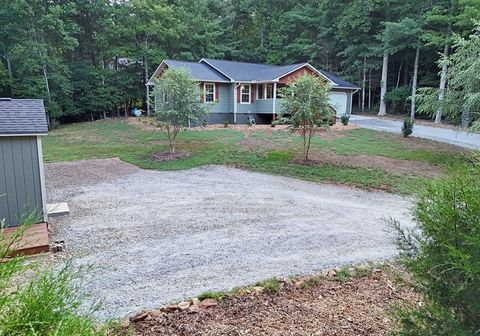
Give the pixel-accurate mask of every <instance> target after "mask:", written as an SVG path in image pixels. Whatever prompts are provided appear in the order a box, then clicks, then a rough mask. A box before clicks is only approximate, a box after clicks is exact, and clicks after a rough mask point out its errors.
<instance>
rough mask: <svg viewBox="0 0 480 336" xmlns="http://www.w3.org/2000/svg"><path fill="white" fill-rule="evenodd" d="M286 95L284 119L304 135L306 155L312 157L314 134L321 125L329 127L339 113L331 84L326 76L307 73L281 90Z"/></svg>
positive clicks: (284, 96) (304, 154)
mask: <svg viewBox="0 0 480 336" xmlns="http://www.w3.org/2000/svg"><path fill="white" fill-rule="evenodd" d="M280 94H281V95H282V96H283V101H282V105H283V112H282V113H281V114H280V115H279V119H280V120H281V121H282V122H288V123H290V124H291V130H292V131H293V132H298V133H299V134H300V135H301V136H302V137H303V159H304V160H305V161H308V153H309V151H310V144H311V140H312V136H313V135H314V134H315V130H316V129H317V128H318V127H328V126H329V123H330V121H331V120H332V118H333V117H334V116H335V111H334V110H333V109H332V107H331V106H330V98H329V96H330V85H329V84H328V83H327V82H325V81H324V80H323V79H322V78H319V77H318V76H313V75H303V76H301V77H299V78H298V79H297V80H296V81H294V82H292V83H290V84H289V85H287V86H286V87H285V88H282V89H281V90H280Z"/></svg>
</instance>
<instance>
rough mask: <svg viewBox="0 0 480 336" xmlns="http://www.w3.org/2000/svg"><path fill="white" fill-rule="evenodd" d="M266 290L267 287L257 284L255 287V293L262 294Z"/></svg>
mask: <svg viewBox="0 0 480 336" xmlns="http://www.w3.org/2000/svg"><path fill="white" fill-rule="evenodd" d="M264 290H265V288H263V287H262V286H255V287H253V292H254V293H255V294H261V293H263V291H264Z"/></svg>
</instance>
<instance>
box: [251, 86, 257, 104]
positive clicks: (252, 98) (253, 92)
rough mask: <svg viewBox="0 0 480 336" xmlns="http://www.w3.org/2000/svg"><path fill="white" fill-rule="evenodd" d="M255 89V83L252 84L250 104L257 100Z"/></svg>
mask: <svg viewBox="0 0 480 336" xmlns="http://www.w3.org/2000/svg"><path fill="white" fill-rule="evenodd" d="M255 89H256V86H255V84H252V86H251V87H250V104H253V102H254V100H255Z"/></svg>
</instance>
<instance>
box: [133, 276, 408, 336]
mask: <svg viewBox="0 0 480 336" xmlns="http://www.w3.org/2000/svg"><path fill="white" fill-rule="evenodd" d="M392 278H393V276H392V275H390V274H387V273H386V272H385V271H382V270H379V269H378V270H375V271H373V273H372V274H370V275H368V276H365V277H362V278H350V279H347V280H346V281H345V282H340V281H338V280H337V281H336V280H332V279H325V280H322V281H320V282H313V283H310V284H309V285H308V286H306V284H307V283H301V284H298V283H291V284H288V283H287V282H285V283H282V285H283V288H282V289H281V290H280V292H278V293H276V294H267V293H256V292H253V293H252V294H248V295H244V296H237V297H231V298H228V299H226V300H224V301H222V302H221V303H220V304H219V305H218V306H214V307H211V308H208V309H201V310H200V311H199V312H196V313H194V314H192V313H189V312H188V311H179V310H176V311H173V312H170V313H162V314H158V315H156V316H149V317H148V318H146V319H144V320H142V321H138V322H135V323H132V324H131V326H130V327H131V328H132V329H133V335H146V336H149V335H150V336H151V335H178V336H182V335H185V336H186V335H299V336H300V335H339V336H343V335H387V334H388V330H389V328H390V327H391V324H392V322H391V320H390V318H389V311H390V308H391V306H392V305H395V304H402V303H403V304H405V303H406V304H414V303H415V302H416V301H417V297H416V296H415V295H414V294H413V293H412V292H411V291H409V290H407V289H405V288H403V287H400V286H397V285H396V284H395V283H394V282H393V281H392Z"/></svg>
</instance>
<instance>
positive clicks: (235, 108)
mask: <svg viewBox="0 0 480 336" xmlns="http://www.w3.org/2000/svg"><path fill="white" fill-rule="evenodd" d="M237 88H238V84H237V83H233V123H234V124H236V123H237Z"/></svg>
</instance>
